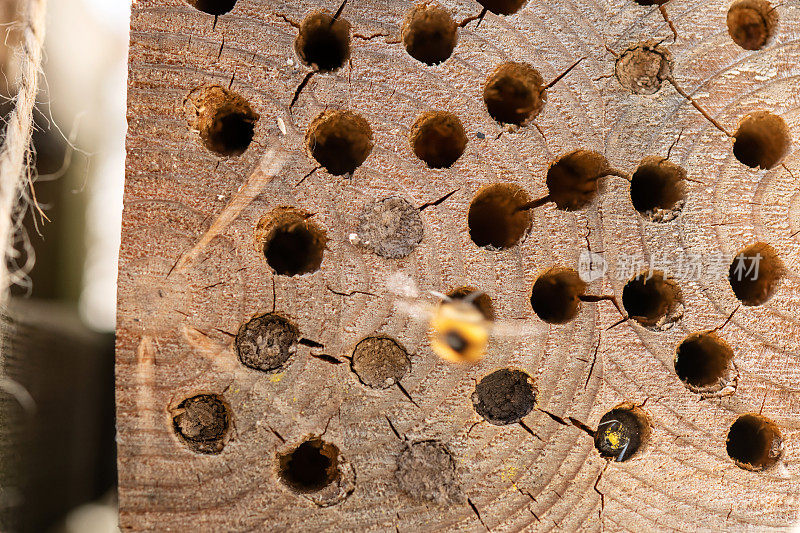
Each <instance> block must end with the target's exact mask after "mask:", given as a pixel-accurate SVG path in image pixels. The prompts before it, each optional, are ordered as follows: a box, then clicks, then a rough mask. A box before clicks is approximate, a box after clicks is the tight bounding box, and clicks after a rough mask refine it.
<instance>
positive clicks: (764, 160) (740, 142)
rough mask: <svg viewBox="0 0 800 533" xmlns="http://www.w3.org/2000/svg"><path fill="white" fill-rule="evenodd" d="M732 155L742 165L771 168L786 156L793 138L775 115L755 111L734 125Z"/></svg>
mask: <svg viewBox="0 0 800 533" xmlns="http://www.w3.org/2000/svg"><path fill="white" fill-rule="evenodd" d="M734 137H735V140H734V142H733V155H734V156H735V157H736V159H738V160H739V162H740V163H742V164H743V165H747V166H748V167H752V168H756V167H760V168H766V169H769V168H772V167H774V166H775V165H777V164H778V163H780V162H781V160H782V159H783V158H784V157H786V154H787V153H788V152H789V147H790V146H791V144H792V138H791V135H790V134H789V128H787V127H786V123H785V122H784V121H783V119H782V118H781V117H779V116H778V115H773V114H772V113H769V112H767V111H756V112H755V113H751V114H749V115H747V116H746V117H745V118H744V119H743V120H742V122H741V123H739V127H738V128H737V129H736V134H735V135H734Z"/></svg>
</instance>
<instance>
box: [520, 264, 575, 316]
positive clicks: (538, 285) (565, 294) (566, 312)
mask: <svg viewBox="0 0 800 533" xmlns="http://www.w3.org/2000/svg"><path fill="white" fill-rule="evenodd" d="M585 292H586V282H584V281H583V280H582V279H581V277H580V275H579V274H578V273H577V272H576V271H574V270H573V269H571V268H563V267H553V268H551V269H550V270H548V271H546V272H544V273H543V274H542V275H541V276H539V277H538V278H537V279H536V281H535V282H534V284H533V289H532V290H531V307H533V312H534V313H536V316H538V317H539V318H540V319H542V320H543V321H545V322H547V323H548V324H563V323H565V322H569V321H570V320H572V319H574V318H575V317H576V316H578V311H579V310H580V305H581V300H580V297H581V296H582V295H583V294H584V293H585Z"/></svg>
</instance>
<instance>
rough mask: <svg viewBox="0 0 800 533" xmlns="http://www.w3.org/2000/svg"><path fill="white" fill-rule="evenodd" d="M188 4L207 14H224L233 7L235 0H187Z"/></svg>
mask: <svg viewBox="0 0 800 533" xmlns="http://www.w3.org/2000/svg"><path fill="white" fill-rule="evenodd" d="M187 1H188V3H189V5H190V6H192V7H194V8H195V9H199V10H200V11H202V12H204V13H208V14H209V15H224V14H225V13H228V12H229V11H231V10H232V9H233V6H235V5H236V0H187Z"/></svg>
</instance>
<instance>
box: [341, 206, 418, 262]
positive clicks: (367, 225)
mask: <svg viewBox="0 0 800 533" xmlns="http://www.w3.org/2000/svg"><path fill="white" fill-rule="evenodd" d="M423 235H424V226H423V224H422V217H421V216H420V214H419V208H418V207H415V206H413V205H411V203H409V202H408V201H407V200H405V199H404V198H400V197H397V196H392V197H389V198H384V199H382V200H375V201H373V202H370V203H368V204H367V205H365V206H364V209H363V210H362V211H361V213H359V215H358V223H357V226H356V233H354V234H352V235H351V236H350V242H351V243H352V244H356V245H360V246H363V247H364V248H366V249H368V250H370V251H371V252H373V253H375V254H377V255H379V256H381V257H385V258H387V259H399V258H401V257H406V256H407V255H409V254H410V253H411V252H413V251H414V249H415V248H416V247H417V246H418V245H419V243H420V242H422V237H423Z"/></svg>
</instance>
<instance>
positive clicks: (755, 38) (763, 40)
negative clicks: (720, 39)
mask: <svg viewBox="0 0 800 533" xmlns="http://www.w3.org/2000/svg"><path fill="white" fill-rule="evenodd" d="M777 25H778V14H777V12H776V11H775V9H773V7H772V5H770V3H769V2H767V1H766V0H739V1H738V2H734V3H733V5H732V6H731V8H730V9H729V10H728V33H729V34H730V36H731V39H733V42H735V43H736V44H738V45H739V46H741V47H742V48H744V49H745V50H761V49H762V48H764V46H766V44H767V43H768V42H769V40H770V39H771V38H772V36H773V35H775V30H776V27H777Z"/></svg>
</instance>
